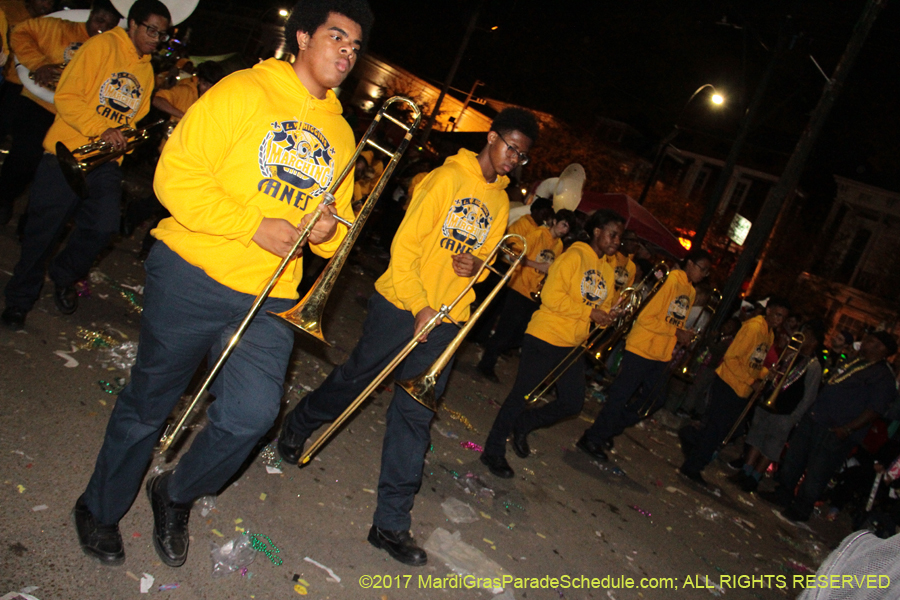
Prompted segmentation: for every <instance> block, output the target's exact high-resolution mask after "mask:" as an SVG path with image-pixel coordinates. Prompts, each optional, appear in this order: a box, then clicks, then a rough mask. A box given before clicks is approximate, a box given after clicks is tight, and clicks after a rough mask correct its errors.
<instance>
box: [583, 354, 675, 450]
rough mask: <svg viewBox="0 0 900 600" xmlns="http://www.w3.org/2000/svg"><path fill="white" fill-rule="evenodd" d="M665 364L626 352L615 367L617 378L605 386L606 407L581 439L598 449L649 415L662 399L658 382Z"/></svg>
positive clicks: (661, 391) (661, 387) (664, 369)
mask: <svg viewBox="0 0 900 600" xmlns="http://www.w3.org/2000/svg"><path fill="white" fill-rule="evenodd" d="M667 364H668V363H666V362H663V361H661V360H650V359H649V358H644V357H642V356H638V355H637V354H634V353H633V352H628V351H627V350H626V351H625V355H624V356H623V357H622V363H621V364H620V365H619V374H618V376H617V377H616V379H615V381H613V382H612V385H610V386H609V396H608V397H607V399H606V404H605V405H604V406H603V410H602V411H600V414H599V415H597V418H596V419H595V420H594V423H593V425H591V426H590V427H589V428H588V429H587V431H585V432H584V437H585V438H586V439H587V440H588V441H590V442H593V443H595V444H598V445H599V444H601V443H603V442H605V441H606V440H610V439H612V438H614V437H616V436H617V435H621V434H622V432H623V431H625V429H627V428H628V427H631V426H632V425H634V424H635V423H637V422H638V421H640V420H641V418H642V416H641V415H644V414H650V413H652V412H653V411H654V410H655V409H656V408H657V406H656V405H657V404H659V403H660V401H661V400H662V399H663V397H664V395H663V391H664V390H663V388H664V384H665V382H664V381H663V380H662V378H663V377H665V371H666V365H667ZM635 393H637V395H636V396H635ZM632 396H634V400H633V401H632Z"/></svg>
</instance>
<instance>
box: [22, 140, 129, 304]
mask: <svg viewBox="0 0 900 600" xmlns="http://www.w3.org/2000/svg"><path fill="white" fill-rule="evenodd" d="M87 183H88V190H89V192H90V193H89V196H88V197H87V198H86V199H84V200H82V199H81V198H79V197H78V195H77V194H76V193H75V192H74V191H72V188H71V187H69V184H68V183H66V180H65V178H64V177H63V174H62V170H61V169H60V168H59V164H58V163H57V161H56V156H54V155H53V154H44V157H43V158H42V159H41V164H40V165H39V166H38V170H37V174H36V175H35V178H34V185H32V186H31V193H30V194H29V198H28V222H27V224H26V226H25V235H24V237H23V238H22V254H21V256H20V258H19V262H18V263H16V267H15V269H14V270H13V276H12V279H10V280H9V283H8V284H7V285H6V305H7V306H15V307H16V308H20V309H22V310H25V311H29V310H31V308H32V307H33V306H34V303H35V302H36V301H37V299H38V296H39V295H40V293H41V287H42V286H43V284H44V267H45V265H46V264H47V261H49V260H50V257H51V255H52V254H53V251H54V249H55V248H56V245H57V243H59V241H60V239H61V237H62V235H63V233H64V232H65V227H66V224H67V223H68V222H69V221H70V220H72V219H74V220H75V227H74V229H73V230H72V233H71V234H70V235H69V239H68V241H67V242H66V245H65V247H64V248H63V249H62V250H61V251H60V252H59V254H57V255H56V257H55V258H53V260H52V262H50V266H49V269H48V271H49V274H50V279H52V280H53V282H54V283H55V284H56V285H58V286H68V285H72V284H74V283H75V282H76V281H78V280H79V279H83V278H84V277H86V276H87V274H88V271H90V269H91V265H93V264H94V260H95V259H96V258H97V256H98V255H99V254H100V252H101V251H103V249H104V248H106V246H107V244H109V240H110V238H111V237H112V235H113V234H114V233H115V232H117V231H118V230H119V213H120V210H119V203H120V201H121V197H122V174H121V170H120V169H119V165H117V164H116V163H114V162H108V163H106V164H103V165H100V166H99V167H97V168H96V169H94V170H93V171H91V172H90V173H88V175H87Z"/></svg>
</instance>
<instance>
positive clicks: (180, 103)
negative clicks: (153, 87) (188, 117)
mask: <svg viewBox="0 0 900 600" xmlns="http://www.w3.org/2000/svg"><path fill="white" fill-rule="evenodd" d="M156 96H157V97H159V98H162V99H163V100H165V101H166V102H168V103H169V104H171V105H172V106H174V107H175V108H177V109H178V110H180V111H181V112H187V109H189V108H190V107H191V106H193V105H194V102H196V101H197V99H198V98H199V97H200V92H199V91H198V90H197V78H196V77H191V78H190V79H183V80H181V81H179V82H178V83H176V84H175V85H174V86H173V87H171V88H169V89H167V90H159V91H158V92H156Z"/></svg>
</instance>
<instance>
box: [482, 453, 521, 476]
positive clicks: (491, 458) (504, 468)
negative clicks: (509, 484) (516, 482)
mask: <svg viewBox="0 0 900 600" xmlns="http://www.w3.org/2000/svg"><path fill="white" fill-rule="evenodd" d="M478 460H480V461H481V464H483V465H484V466H486V467H487V468H488V471H490V472H491V474H493V475H494V476H496V477H499V478H500V479H512V478H513V477H514V476H515V474H516V473H515V471H513V470H512V467H510V466H509V462H508V461H507V460H506V457H505V456H495V455H493V454H485V453H484V452H482V453H481V458H479V459H478Z"/></svg>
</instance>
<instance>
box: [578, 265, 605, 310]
mask: <svg viewBox="0 0 900 600" xmlns="http://www.w3.org/2000/svg"><path fill="white" fill-rule="evenodd" d="M608 291H609V290H608V288H607V285H606V281H605V280H604V279H603V275H601V274H600V271H597V270H596V269H590V270H589V271H585V272H584V277H582V278H581V297H582V299H583V301H584V303H585V304H591V305H594V306H599V305H601V304H603V301H604V300H606V294H607V293H608Z"/></svg>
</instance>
